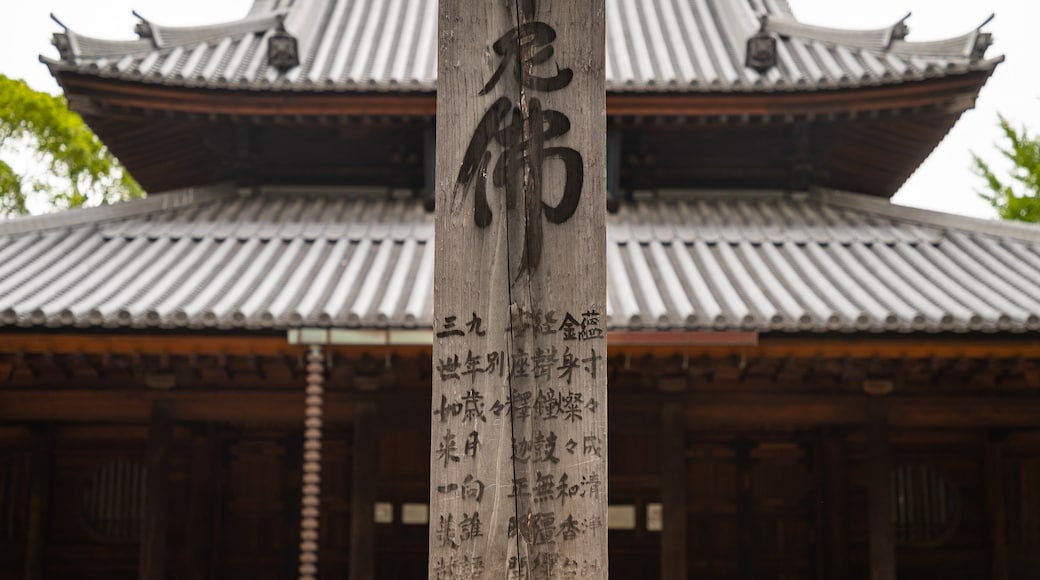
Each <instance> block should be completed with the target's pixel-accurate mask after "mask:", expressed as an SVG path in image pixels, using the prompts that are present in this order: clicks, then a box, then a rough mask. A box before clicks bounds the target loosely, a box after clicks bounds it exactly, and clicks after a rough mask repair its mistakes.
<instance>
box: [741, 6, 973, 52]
mask: <svg viewBox="0 0 1040 580" xmlns="http://www.w3.org/2000/svg"><path fill="white" fill-rule="evenodd" d="M762 17H763V18H764V19H765V23H764V30H766V31H767V32H773V33H775V34H779V35H781V36H795V37H798V38H804V39H808V40H816V41H818V42H823V43H830V44H840V45H844V46H851V47H856V48H861V49H867V50H874V51H878V52H892V53H895V54H900V55H909V56H934V57H940V58H965V59H970V60H972V61H977V60H981V59H983V58H984V57H985V54H986V49H988V48H989V47H990V45H991V44H992V43H993V37H992V35H991V34H990V33H988V32H982V28H983V27H984V26H985V25H986V24H989V22H990V21H991V20H993V15H992V14H991V15H990V16H989V17H988V18H986V19H985V20H984V21H983V22H982V23H981V24H979V25H978V26H977V27H975V28H974V29H973V30H971V31H969V32H967V33H964V34H960V35H956V36H950V37H948V38H943V39H939V40H929V41H908V40H906V37H907V35H908V34H909V33H910V28H909V26H907V24H906V22H907V20H908V19H909V18H910V13H909V12H908V13H907V14H906V16H904V17H902V18H901V19H899V20H898V21H897V22H896V23H895V24H892V25H891V26H886V27H882V28H874V29H864V30H857V29H849V28H834V27H829V26H821V25H817V24H807V23H805V22H802V21H800V20H798V19H797V18H795V17H793V16H788V15H783V14H775V13H769V14H763V15H762Z"/></svg>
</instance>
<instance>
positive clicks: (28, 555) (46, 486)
mask: <svg viewBox="0 0 1040 580" xmlns="http://www.w3.org/2000/svg"><path fill="white" fill-rule="evenodd" d="M33 431H34V432H33V435H32V442H31V449H32V455H31V457H30V459H29V462H30V469H31V471H30V473H31V477H32V480H31V481H32V483H31V485H32V487H31V488H30V490H29V524H28V529H27V531H26V540H25V580H40V579H41V578H44V576H45V574H46V561H47V559H46V549H47V527H48V526H47V522H48V520H49V519H50V499H51V461H52V450H53V447H54V437H53V432H52V430H51V428H50V426H49V425H43V426H39V427H36V428H35V429H34V430H33Z"/></svg>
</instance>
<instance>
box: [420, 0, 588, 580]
mask: <svg viewBox="0 0 1040 580" xmlns="http://www.w3.org/2000/svg"><path fill="white" fill-rule="evenodd" d="M439 17H440V22H439V44H438V46H439V51H440V52H439V56H438V63H439V65H438V66H439V69H438V81H437V82H438V91H437V143H438V150H437V198H436V210H437V220H436V222H437V224H436V228H437V235H436V244H437V246H436V271H435V275H434V333H435V338H434V347H433V357H434V361H433V362H434V372H433V411H432V412H433V421H432V432H431V435H432V437H431V440H432V441H431V444H432V449H431V478H432V481H431V486H430V487H431V498H430V506H431V516H430V567H429V576H430V577H431V578H441V577H444V578H507V577H514V576H516V577H521V578H536V579H537V578H556V577H561V576H567V575H576V576H577V577H581V578H606V575H607V532H606V501H607V489H606V485H607V469H606V460H607V449H606V444H607V441H606V439H607V414H606V368H607V367H606V358H605V357H606V354H607V352H606V347H607V345H606V325H605V323H606V319H605V313H606V275H605V271H604V262H605V252H606V238H605V236H606V227H605V209H606V198H605V180H606V174H605V172H606V163H605V157H606V117H605V93H604V56H603V51H604V45H605V42H604V2H603V0H568V1H567V2H560V1H556V2H550V1H548V0H540V1H539V0H495V1H483V2H474V1H472V0H442V1H441V2H440V16H439Z"/></svg>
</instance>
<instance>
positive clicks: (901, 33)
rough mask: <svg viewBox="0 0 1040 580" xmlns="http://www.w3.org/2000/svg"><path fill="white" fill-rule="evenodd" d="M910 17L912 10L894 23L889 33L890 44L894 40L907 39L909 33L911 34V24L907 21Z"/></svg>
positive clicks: (889, 44) (890, 44)
mask: <svg viewBox="0 0 1040 580" xmlns="http://www.w3.org/2000/svg"><path fill="white" fill-rule="evenodd" d="M909 19H910V12H907V13H906V16H904V17H903V18H902V19H901V20H900V21H899V22H896V23H895V24H893V25H892V30H891V31H889V33H888V46H892V41H893V40H906V37H907V35H908V34H910V26H909V25H908V24H907V23H906V21H907V20H909Z"/></svg>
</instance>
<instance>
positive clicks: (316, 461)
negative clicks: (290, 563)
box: [300, 346, 325, 580]
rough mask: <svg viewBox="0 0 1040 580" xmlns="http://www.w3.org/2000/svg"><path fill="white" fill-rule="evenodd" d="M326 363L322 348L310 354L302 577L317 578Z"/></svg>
mask: <svg viewBox="0 0 1040 580" xmlns="http://www.w3.org/2000/svg"><path fill="white" fill-rule="evenodd" d="M324 384H325V365H324V359H323V358H322V354H321V347H319V346H311V351H310V352H309V353H308V354H307V399H306V403H305V408H304V417H305V419H304V423H303V424H304V432H303V490H302V494H301V495H302V499H301V501H300V504H301V507H300V580H315V579H316V578H317V577H318V521H319V515H320V513H321V510H320V503H321V415H322V403H323V398H322V395H323V394H324V390H325V389H324Z"/></svg>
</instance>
